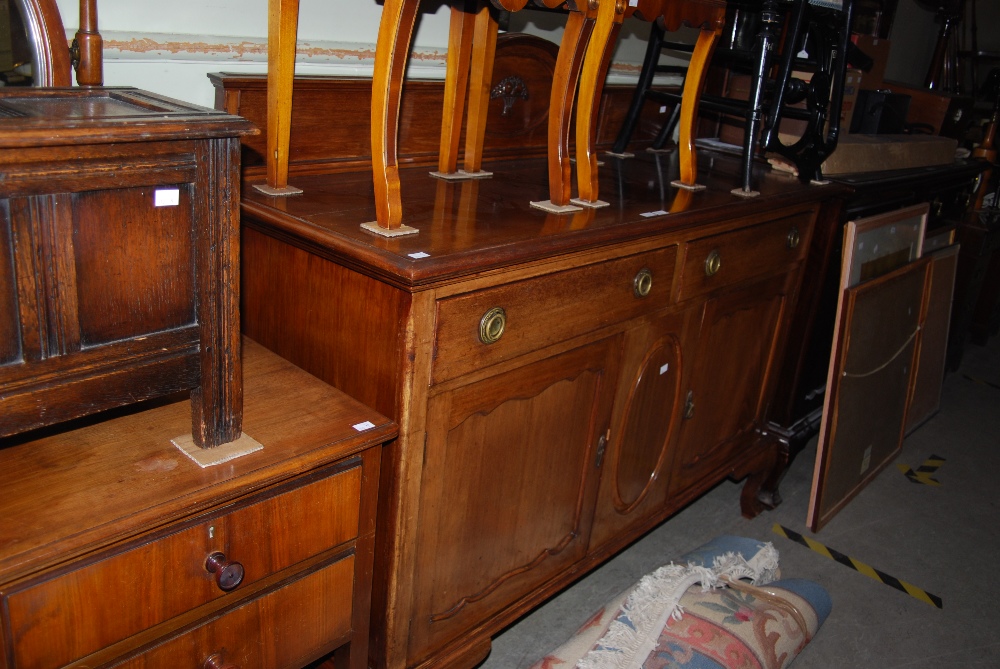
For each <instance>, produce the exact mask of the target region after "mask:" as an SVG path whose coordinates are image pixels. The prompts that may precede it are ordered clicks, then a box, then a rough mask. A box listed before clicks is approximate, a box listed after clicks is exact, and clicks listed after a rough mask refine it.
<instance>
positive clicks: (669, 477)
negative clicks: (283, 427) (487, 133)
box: [242, 153, 843, 668]
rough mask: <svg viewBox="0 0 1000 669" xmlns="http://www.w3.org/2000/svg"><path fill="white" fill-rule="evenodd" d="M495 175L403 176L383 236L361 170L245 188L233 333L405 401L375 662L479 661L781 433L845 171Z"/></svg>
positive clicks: (753, 472) (389, 477)
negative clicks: (815, 257)
mask: <svg viewBox="0 0 1000 669" xmlns="http://www.w3.org/2000/svg"><path fill="white" fill-rule="evenodd" d="M489 168H490V169H491V170H492V171H493V172H494V175H495V176H494V177H493V178H492V179H489V180H485V181H468V182H461V183H448V182H443V181H435V180H432V179H430V178H429V177H428V176H427V173H426V170H423V169H419V168H410V169H403V170H401V179H402V189H403V192H404V193H405V194H406V198H407V212H408V213H407V220H406V224H407V225H411V226H413V227H415V228H417V229H418V231H419V232H418V234H415V235H410V236H408V237H405V238H398V239H381V238H377V237H375V236H373V235H370V234H369V233H366V232H365V231H363V230H361V229H360V228H359V225H358V224H359V222H362V221H365V220H370V218H371V217H372V216H373V215H374V211H373V194H372V185H371V179H370V174H368V173H367V172H364V171H362V172H350V173H340V174H335V175H306V174H300V175H298V176H297V177H296V184H297V185H298V186H299V187H301V188H303V189H304V190H305V194H304V195H300V196H295V197H291V198H275V197H269V196H266V195H263V194H260V193H258V192H256V191H254V190H252V189H251V188H249V187H246V185H245V187H244V190H243V192H244V199H243V205H242V212H243V218H242V222H243V227H244V231H243V239H242V250H243V284H242V294H243V305H242V314H243V324H244V330H245V332H246V333H247V334H248V335H249V336H251V337H253V338H254V339H255V340H257V341H259V342H261V343H262V344H263V345H265V346H266V347H268V348H270V349H271V350H273V351H275V352H277V353H278V354H280V355H281V356H283V357H286V358H288V359H289V360H290V361H292V362H294V363H295V364H297V365H299V366H301V367H303V368H305V369H306V370H308V371H310V372H312V373H313V374H315V375H317V376H318V377H320V378H322V379H324V380H326V381H327V382H329V383H331V384H332V385H335V386H337V387H338V388H340V389H341V390H343V391H345V392H347V393H349V394H350V395H352V396H354V397H357V398H358V399H360V400H361V401H363V402H365V403H366V404H368V405H369V406H371V407H373V408H375V409H376V410H378V411H380V412H382V413H384V414H386V415H388V416H390V417H391V418H393V419H395V420H396V421H397V422H398V423H399V425H400V434H399V437H398V439H397V440H396V441H395V442H393V444H392V445H390V446H389V447H388V449H387V451H386V456H385V457H384V459H383V468H382V479H381V480H382V485H381V490H382V495H381V496H380V500H379V521H378V522H379V531H378V539H377V545H378V548H377V551H376V556H377V557H376V565H375V584H374V600H373V620H372V646H371V663H372V666H375V667H393V668H401V667H415V666H445V665H447V666H472V665H474V664H475V663H476V662H478V661H480V660H481V659H482V658H483V657H485V656H486V654H487V653H488V652H489V648H490V637H491V635H493V634H495V633H497V632H498V631H499V630H501V629H502V628H503V627H504V626H505V625H507V624H509V623H511V622H512V621H513V620H515V619H516V618H517V617H519V616H520V615H522V614H524V613H525V612H527V611H528V610H530V609H531V608H532V607H534V606H536V605H537V604H539V603H541V602H542V601H543V600H544V599H545V598H547V597H549V596H551V595H552V594H553V593H555V592H557V591H558V590H559V589H561V588H563V587H565V586H566V585H567V584H569V583H570V582H572V581H573V580H575V579H576V578H578V577H579V576H581V575H582V574H583V573H585V572H586V571H587V570H589V569H591V568H593V567H594V566H596V565H598V564H600V563H601V562H603V561H604V560H606V559H607V558H608V557H610V556H611V555H612V554H614V553H615V552H616V551H618V550H620V549H621V548H622V547H624V546H625V545H627V544H628V543H629V542H630V541H633V540H634V539H635V538H637V537H638V536H640V535H641V534H642V533H644V532H646V531H648V530H649V529H650V528H652V527H653V526H655V525H656V524H658V523H660V522H661V521H663V520H664V519H665V518H667V517H668V516H670V515H671V514H672V513H674V512H676V511H677V510H678V509H680V508H681V507H682V506H683V505H685V504H686V503H688V502H689V501H691V500H692V499H694V498H695V497H697V496H698V495H700V494H702V493H703V492H705V491H706V490H707V489H709V488H710V487H712V486H713V485H715V484H716V483H718V482H719V481H720V480H722V479H724V478H726V477H728V476H732V477H734V478H736V479H741V478H743V477H747V484H746V486H745V488H744V495H743V500H742V501H743V512H744V513H745V514H746V515H754V514H756V513H757V512H759V511H760V510H761V508H762V506H761V504H760V503H759V501H758V494H757V493H758V488H759V487H760V485H761V483H762V481H763V479H764V478H765V477H766V476H767V475H768V473H769V472H770V471H771V469H772V467H773V466H774V463H775V459H776V454H777V442H776V441H774V440H773V439H772V438H771V435H769V434H768V433H767V432H766V430H764V429H763V428H764V427H765V426H766V424H767V420H768V414H769V406H770V400H771V396H772V392H773V389H774V387H775V381H776V372H777V369H776V365H777V361H778V360H779V359H780V354H781V351H782V350H783V346H784V342H785V338H786V332H787V326H788V315H789V314H790V312H791V310H792V309H793V307H794V305H795V302H796V299H797V296H798V290H799V285H800V280H801V268H802V264H803V260H804V258H805V257H806V253H807V250H808V249H809V248H810V242H811V239H812V236H813V234H814V230H815V229H816V228H817V226H820V227H824V226H828V225H830V224H831V222H836V220H837V218H838V215H839V204H838V201H837V198H838V197H839V196H840V195H841V194H842V192H843V189H841V188H840V187H838V186H808V185H802V184H799V183H798V182H796V181H794V180H792V179H789V178H785V177H781V176H776V175H770V174H761V175H759V183H760V187H761V196H760V197H758V198H755V199H752V200H746V199H743V198H737V197H736V196H734V195H732V194H731V193H730V190H731V189H732V188H733V186H734V183H735V182H736V180H737V179H738V175H739V164H738V161H737V160H735V159H730V158H726V157H724V156H716V155H711V154H707V153H706V154H705V155H704V156H702V164H701V166H700V170H699V174H702V175H703V176H704V180H705V182H706V184H707V189H706V190H704V191H702V192H697V193H692V192H689V191H683V190H677V189H674V188H673V187H671V186H670V185H669V184H670V181H671V180H672V179H673V178H676V173H677V169H678V166H677V162H676V158H672V157H671V156H666V155H652V154H647V155H645V156H641V157H639V158H636V159H633V160H629V161H618V160H613V159H609V160H608V164H607V165H606V166H605V167H604V168H603V170H604V171H603V172H602V177H601V184H602V189H604V192H603V193H602V195H603V197H604V199H606V200H608V201H610V202H611V203H612V204H611V206H609V207H607V208H604V209H599V210H594V209H588V210H584V211H581V212H577V213H575V214H572V215H557V214H546V213H544V212H541V211H538V210H534V209H531V208H529V206H528V202H529V200H532V199H538V198H544V196H545V193H546V188H547V184H546V172H545V163H544V161H543V160H541V159H531V160H522V161H511V162H496V163H491V164H490V166H489Z"/></svg>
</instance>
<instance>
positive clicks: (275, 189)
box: [254, 0, 302, 196]
mask: <svg viewBox="0 0 1000 669" xmlns="http://www.w3.org/2000/svg"><path fill="white" fill-rule="evenodd" d="M298 22H299V0H268V3H267V183H266V184H259V185H254V188H256V189H257V190H259V191H261V192H262V193H266V194H267V195H281V196H284V195H296V194H298V193H301V192H302V190H301V189H299V188H295V187H294V186H289V185H288V143H289V139H290V137H291V129H292V82H293V80H294V78H295V38H296V32H297V30H298Z"/></svg>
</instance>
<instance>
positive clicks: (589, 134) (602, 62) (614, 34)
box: [572, 0, 625, 207]
mask: <svg viewBox="0 0 1000 669" xmlns="http://www.w3.org/2000/svg"><path fill="white" fill-rule="evenodd" d="M624 14H625V7H624V4H622V3H619V2H616V1H614V0H601V3H600V5H599V6H598V9H597V21H596V23H595V24H594V31H593V33H592V34H591V36H590V43H589V44H588V46H587V54H586V57H585V58H584V61H583V72H582V74H581V76H580V100H579V101H578V102H577V105H576V175H577V177H576V178H577V192H578V194H579V197H576V198H574V199H573V200H572V202H573V203H574V204H578V205H581V206H584V207H606V206H608V203H607V202H604V201H602V200H599V199H598V182H597V155H596V154H595V153H594V142H595V141H596V136H597V112H598V107H599V106H600V104H601V93H602V92H603V90H604V79H605V78H606V77H607V75H608V68H609V67H610V66H611V52H612V50H613V48H612V47H613V45H614V44H615V42H616V41H617V38H618V32H619V30H621V24H622V19H623V18H624Z"/></svg>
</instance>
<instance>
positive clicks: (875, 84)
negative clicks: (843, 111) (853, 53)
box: [851, 34, 891, 89]
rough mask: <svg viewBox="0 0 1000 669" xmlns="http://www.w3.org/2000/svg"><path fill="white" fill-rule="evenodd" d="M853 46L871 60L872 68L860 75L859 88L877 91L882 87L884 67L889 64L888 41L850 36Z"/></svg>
mask: <svg viewBox="0 0 1000 669" xmlns="http://www.w3.org/2000/svg"><path fill="white" fill-rule="evenodd" d="M851 41H852V42H854V46H856V47H858V48H859V49H861V50H862V51H863V52H864V53H865V55H866V56H868V57H869V58H871V59H872V62H873V64H872V68H871V70H869V71H868V72H862V73H861V88H871V89H878V88H881V87H882V82H883V81H884V78H885V65H886V63H888V62H889V49H890V46H891V44H890V43H889V40H887V39H882V38H881V37H872V36H871V35H857V34H854V35H851Z"/></svg>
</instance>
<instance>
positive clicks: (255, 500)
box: [0, 340, 396, 669]
mask: <svg viewBox="0 0 1000 669" xmlns="http://www.w3.org/2000/svg"><path fill="white" fill-rule="evenodd" d="M244 349H245V350H244V353H245V356H244V363H245V365H244V370H245V375H246V385H245V390H246V392H245V430H246V431H247V433H248V434H250V435H251V436H253V437H254V438H255V439H257V440H258V441H259V442H260V443H261V444H263V449H262V450H259V451H257V452H255V453H251V454H248V455H244V456H241V457H239V458H236V459H234V460H230V461H228V462H225V463H223V464H220V465H215V466H212V467H207V468H202V467H200V466H199V465H198V464H196V463H195V462H194V461H193V460H192V459H189V458H188V457H187V455H186V454H185V453H183V452H182V451H181V450H179V449H177V448H175V447H174V446H173V445H172V444H171V443H170V440H171V438H172V437H174V436H176V435H177V434H178V431H179V430H181V428H183V427H184V426H185V425H187V424H188V422H189V420H190V418H189V412H190V402H187V401H183V398H181V400H180V401H179V400H177V399H176V398H168V399H170V401H167V399H164V400H160V401H157V402H156V403H155V406H147V405H133V406H132V407H128V408H126V409H119V410H117V412H118V413H119V414H120V415H117V416H116V417H113V418H108V417H107V416H102V417H101V419H96V418H91V419H84V420H82V421H77V423H78V424H73V425H70V426H66V427H61V428H59V429H56V428H46V429H45V430H44V431H42V432H35V433H32V434H26V435H19V436H18V437H9V438H6V439H3V440H0V486H2V488H3V490H4V494H3V495H2V496H0V537H3V541H2V542H0V667H3V669H28V668H31V667H36V668H47V667H64V666H71V667H97V666H102V667H104V666H116V667H135V668H152V667H163V668H165V669H166V668H170V669H174V668H176V667H199V668H200V667H206V668H212V669H221V668H222V667H241V668H242V669H252V668H255V667H256V668H260V669H265V668H266V669H276V668H279V667H287V668H289V669H291V668H297V667H301V666H303V665H304V664H306V663H309V662H312V661H314V660H317V659H319V658H321V657H323V656H324V655H326V654H328V653H330V652H332V651H334V650H337V653H338V656H339V657H338V662H339V663H338V664H337V665H336V666H337V667H348V666H349V667H351V668H352V669H363V668H364V667H365V666H366V662H367V654H368V653H367V648H368V625H369V602H370V592H371V576H372V561H373V553H374V539H375V513H376V499H377V495H378V476H379V461H380V457H381V451H382V444H383V443H384V442H386V441H388V440H390V439H392V438H393V437H394V436H395V434H396V426H395V425H394V424H393V423H392V422H391V421H389V420H387V419H386V418H384V417H382V416H381V415H379V414H378V413H376V412H375V411H373V410H371V409H369V408H367V407H365V406H363V405H361V404H360V403H358V402H356V401H354V400H352V399H350V398H348V397H346V396H345V395H344V394H343V393H341V392H339V391H337V390H335V389H333V388H331V387H329V386H328V385H326V384H324V383H322V382H320V381H318V380H317V379H315V378H314V377H312V376H310V375H309V374H307V373H305V372H303V371H302V370H301V369H297V368H295V367H294V366H293V365H291V364H289V363H288V362H287V361H285V360H282V359H281V358H279V357H278V356H276V355H274V354H273V353H270V352H268V351H266V350H265V349H263V348H262V347H261V346H259V345H257V344H255V343H253V342H252V341H249V340H246V341H245V342H244ZM80 423H82V424H80ZM70 428H72V429H70Z"/></svg>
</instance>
